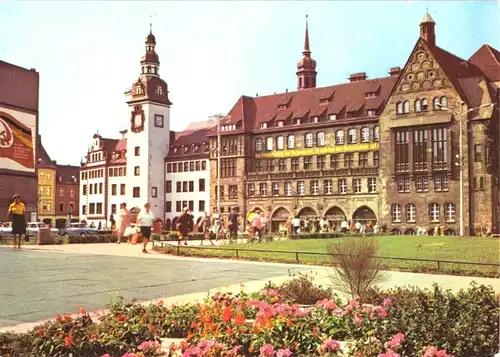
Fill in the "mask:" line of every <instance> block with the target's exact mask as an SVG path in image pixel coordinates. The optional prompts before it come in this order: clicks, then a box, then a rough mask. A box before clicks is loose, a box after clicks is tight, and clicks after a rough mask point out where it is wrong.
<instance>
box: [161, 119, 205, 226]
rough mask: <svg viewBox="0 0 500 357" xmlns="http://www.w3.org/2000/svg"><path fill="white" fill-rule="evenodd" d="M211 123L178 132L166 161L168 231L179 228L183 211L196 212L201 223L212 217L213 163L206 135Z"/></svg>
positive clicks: (203, 123)
mask: <svg viewBox="0 0 500 357" xmlns="http://www.w3.org/2000/svg"><path fill="white" fill-rule="evenodd" d="M213 126H214V123H213V122H211V121H206V122H198V123H192V124H190V125H189V126H188V127H187V128H186V130H184V131H183V132H180V133H175V137H174V140H172V144H171V145H170V151H169V154H168V156H167V157H166V158H165V219H164V222H165V229H167V230H170V229H172V227H175V226H176V222H177V219H178V217H179V215H180V214H181V212H182V210H183V209H184V208H189V209H190V210H191V211H192V212H193V216H194V218H195V223H199V221H200V220H201V218H202V217H203V216H204V214H205V212H207V213H208V214H210V209H211V208H210V162H209V142H208V138H207V136H206V134H207V132H208V131H209V130H210V129H211V128H212V127H213Z"/></svg>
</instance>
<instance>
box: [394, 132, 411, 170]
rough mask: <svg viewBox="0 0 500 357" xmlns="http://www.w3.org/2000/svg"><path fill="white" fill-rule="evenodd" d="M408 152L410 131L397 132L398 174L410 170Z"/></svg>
mask: <svg viewBox="0 0 500 357" xmlns="http://www.w3.org/2000/svg"><path fill="white" fill-rule="evenodd" d="M408 151H409V150H408V131H398V132H396V172H407V171H408V170H409V168H410V164H409V158H408Z"/></svg>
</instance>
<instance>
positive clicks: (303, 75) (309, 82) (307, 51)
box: [297, 15, 317, 90]
mask: <svg viewBox="0 0 500 357" xmlns="http://www.w3.org/2000/svg"><path fill="white" fill-rule="evenodd" d="M302 55H303V57H302V59H301V60H300V61H299V63H297V70H298V71H297V89H298V90H302V89H307V88H316V75H317V72H316V61H315V60H313V59H312V58H311V48H310V46H309V15H306V31H305V36H304V51H303V52H302Z"/></svg>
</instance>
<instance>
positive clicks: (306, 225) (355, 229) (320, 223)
mask: <svg viewBox="0 0 500 357" xmlns="http://www.w3.org/2000/svg"><path fill="white" fill-rule="evenodd" d="M286 228H287V231H288V233H289V234H301V233H326V232H342V233H347V232H351V233H359V234H364V233H378V231H379V227H378V225H377V224H376V223H375V224H373V222H372V221H369V222H367V223H361V222H360V221H354V220H351V221H347V220H346V219H344V220H342V221H341V222H340V224H339V225H338V226H337V225H336V223H335V222H334V221H331V220H328V219H327V218H326V217H313V218H310V217H306V218H301V217H299V216H295V217H290V218H289V219H288V221H287V222H286Z"/></svg>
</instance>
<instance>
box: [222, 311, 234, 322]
mask: <svg viewBox="0 0 500 357" xmlns="http://www.w3.org/2000/svg"><path fill="white" fill-rule="evenodd" d="M231 316H233V310H231V308H230V307H226V308H225V309H224V313H223V314H222V321H224V322H228V321H229V320H231Z"/></svg>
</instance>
